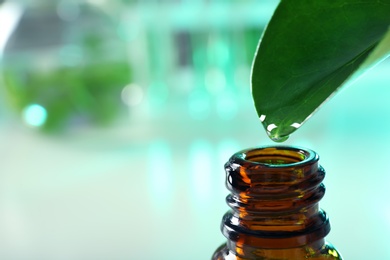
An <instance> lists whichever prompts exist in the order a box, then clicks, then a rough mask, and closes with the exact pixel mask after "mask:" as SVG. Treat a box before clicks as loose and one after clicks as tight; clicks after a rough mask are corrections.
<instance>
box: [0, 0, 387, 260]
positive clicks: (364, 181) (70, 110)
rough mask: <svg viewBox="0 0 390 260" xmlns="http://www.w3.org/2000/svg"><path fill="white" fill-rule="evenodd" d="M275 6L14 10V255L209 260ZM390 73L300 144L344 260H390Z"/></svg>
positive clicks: (4, 189) (367, 81) (72, 5)
mask: <svg viewBox="0 0 390 260" xmlns="http://www.w3.org/2000/svg"><path fill="white" fill-rule="evenodd" d="M277 3H278V1H274V0H261V1H255V0H240V1H234V0H231V1H218V0H198V1H186V0H171V1H169V0H154V1H152V0H150V1H146V0H142V1H141V0H139V1H136V0H133V1H132V0H116V1H108V0H89V1H87V0H86V1H83V0H70V1H69V0H68V1H66V0H29V1H28V0H26V1H0V67H1V76H0V94H1V95H0V258H1V259H4V260H89V259H91V260H99V259H102V260H107V259H110V260H114V259H115V260H122V259H134V260H138V259H142V260H155V259H164V260H165V259H186V260H200V259H202V260H204V259H210V257H211V255H212V254H213V252H214V250H215V249H216V248H217V247H218V246H219V245H220V244H222V243H223V242H224V241H225V238H224V237H223V236H222V234H221V233H220V230H219V225H220V221H221V218H222V216H223V214H224V213H225V211H226V210H227V209H228V207H227V206H226V204H225V201H224V200H225V196H226V195H227V191H226V189H225V186H224V170H223V165H224V163H225V162H226V161H227V160H228V158H229V157H230V156H231V155H232V154H233V153H234V152H237V151H239V150H241V149H244V148H248V147H253V146H257V145H269V144H272V142H271V141H270V140H269V139H268V137H267V136H266V133H265V131H264V130H263V129H262V126H261V124H260V121H259V120H258V117H257V115H256V113H255V110H254V107H253V104H252V100H251V96H250V90H249V77H250V66H251V62H252V58H253V55H254V52H255V50H256V45H257V42H258V39H259V37H260V35H261V33H262V30H263V29H264V27H265V25H266V23H267V21H268V20H269V19H270V17H271V15H272V12H273V10H274V9H275V7H276V5H277ZM389 68H390V63H389V62H388V61H387V62H384V63H382V64H381V65H379V66H377V67H376V68H374V69H373V70H371V71H370V72H368V73H367V74H365V75H364V76H363V77H362V78H361V79H360V80H359V81H357V82H355V83H354V84H353V85H352V86H348V87H346V88H344V89H343V90H342V91H341V92H340V93H338V94H337V96H336V97H334V98H333V99H332V100H330V101H329V102H328V103H327V104H325V105H324V106H323V108H322V109H321V110H320V111H319V112H317V113H316V114H315V115H314V116H313V117H312V118H311V119H310V120H309V121H308V122H307V123H306V124H305V125H304V126H303V127H302V128H301V129H300V130H298V131H297V132H296V133H294V135H293V136H292V137H290V139H289V140H288V141H287V142H286V143H287V144H291V145H299V146H304V147H307V148H310V149H313V150H315V151H317V152H318V153H319V154H320V156H321V159H320V163H321V164H322V165H323V166H324V168H325V169H326V170H327V177H326V179H325V185H326V186H327V194H326V196H325V198H324V199H323V200H322V202H321V206H322V208H324V209H325V210H326V211H327V212H328V214H329V215H330V219H331V223H332V231H331V233H330V235H329V236H328V240H329V241H331V242H332V243H333V244H334V245H335V246H336V247H337V248H338V249H339V250H340V252H342V254H343V256H344V258H345V259H353V260H367V259H390V248H389V247H388V234H389V233H390V203H389V200H388V198H389V195H390V190H389V189H388V186H389V184H390V174H388V173H389V171H390V166H389V164H388V163H387V162H388V160H389V159H388V158H389V156H390V146H389V145H388V143H389V141H390V118H389V116H388V115H389V114H390V106H389V101H388V99H389V97H390V89H389V88H388V81H389V77H388V71H389Z"/></svg>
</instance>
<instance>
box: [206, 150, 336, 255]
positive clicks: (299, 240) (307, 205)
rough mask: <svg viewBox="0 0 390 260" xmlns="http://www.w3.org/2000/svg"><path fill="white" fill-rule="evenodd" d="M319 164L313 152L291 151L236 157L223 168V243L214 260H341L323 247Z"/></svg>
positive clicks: (330, 248) (327, 245) (322, 173)
mask: <svg viewBox="0 0 390 260" xmlns="http://www.w3.org/2000/svg"><path fill="white" fill-rule="evenodd" d="M318 160H319V157H318V155H317V154H316V153H315V152H314V151H311V150H306V149H301V148H297V147H289V146H283V147H282V146H275V147H260V148H255V149H250V150H244V151H241V152H238V153H236V154H234V155H233V156H232V157H231V158H230V160H229V161H228V162H227V163H226V164H225V170H226V186H227V188H228V190H229V191H230V194H229V195H228V196H227V198H226V201H227V204H228V205H229V207H230V208H231V210H230V211H228V212H227V213H226V214H225V215H224V217H223V219H222V224H221V231H222V233H223V235H224V236H225V237H226V238H227V242H226V243H225V244H223V245H222V246H221V247H219V248H218V249H217V250H216V252H215V253H214V255H213V258H212V260H255V259H256V260H260V259H261V260H300V259H316V260H322V259H328V260H329V259H333V260H340V259H342V257H341V255H340V253H339V252H338V251H337V250H336V249H335V248H334V247H333V246H332V245H331V244H330V243H328V242H326V241H325V237H326V235H327V234H328V233H329V231H330V224H329V219H328V216H327V214H326V213H325V211H323V210H321V209H320V208H319V205H318V202H319V201H320V199H321V198H322V197H323V196H324V194H325V187H324V185H323V184H322V180H323V179H324V177H325V171H324V169H323V168H322V167H321V166H320V165H319V164H318Z"/></svg>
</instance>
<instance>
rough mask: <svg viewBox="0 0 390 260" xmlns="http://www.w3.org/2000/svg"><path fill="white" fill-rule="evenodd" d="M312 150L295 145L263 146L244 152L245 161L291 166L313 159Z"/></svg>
mask: <svg viewBox="0 0 390 260" xmlns="http://www.w3.org/2000/svg"><path fill="white" fill-rule="evenodd" d="M314 157H315V156H314V152H312V151H310V150H304V149H301V148H297V147H284V146H283V147H278V146H275V147H265V148H258V149H252V150H247V151H245V152H244V158H243V159H245V160H246V161H250V162H252V163H259V164H264V165H267V166H271V167H272V166H277V167H281V166H291V165H294V164H297V163H298V164H299V163H302V162H307V161H309V160H311V159H314Z"/></svg>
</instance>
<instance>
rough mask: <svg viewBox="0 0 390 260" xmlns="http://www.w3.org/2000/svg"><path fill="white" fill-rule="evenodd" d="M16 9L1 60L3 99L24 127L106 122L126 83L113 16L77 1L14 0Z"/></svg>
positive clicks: (122, 46)
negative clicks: (17, 19)
mask: <svg viewBox="0 0 390 260" xmlns="http://www.w3.org/2000/svg"><path fill="white" fill-rule="evenodd" d="M13 4H14V6H19V7H20V8H19V9H20V10H21V11H22V12H21V15H20V18H19V21H18V23H17V24H16V26H15V28H14V30H13V32H12V33H11V35H10V37H9V39H8V40H7V43H6V45H5V48H4V50H3V59H2V76H3V80H4V85H5V90H6V91H5V92H6V93H7V101H8V103H9V105H10V106H11V107H12V108H14V109H15V110H16V111H17V113H18V114H19V115H20V116H21V118H22V119H23V121H24V122H25V123H26V124H27V125H30V126H33V127H36V128H39V129H42V130H44V131H50V132H57V131H63V130H65V129H68V128H69V127H71V126H75V125H80V124H82V125H85V124H88V125H90V124H92V125H107V124H109V123H111V122H113V121H114V119H115V118H117V116H118V115H119V114H121V112H125V111H126V109H125V105H124V104H123V103H122V101H121V92H122V90H123V89H124V87H125V86H126V85H128V84H129V83H131V66H130V63H129V55H128V52H127V44H126V42H125V41H123V40H121V39H120V37H119V36H118V28H117V27H118V22H117V21H116V20H115V17H112V16H110V15H108V14H107V13H105V12H104V11H103V10H102V9H101V8H99V7H97V6H95V5H92V4H91V3H89V2H84V1H66V0H57V1H52V0H45V1H30V2H22V3H20V2H16V1H14V2H13Z"/></svg>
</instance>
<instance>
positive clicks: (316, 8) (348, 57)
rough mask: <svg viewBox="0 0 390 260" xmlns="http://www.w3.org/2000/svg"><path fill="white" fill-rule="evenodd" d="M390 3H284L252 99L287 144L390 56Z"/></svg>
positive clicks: (258, 66)
mask: <svg viewBox="0 0 390 260" xmlns="http://www.w3.org/2000/svg"><path fill="white" fill-rule="evenodd" d="M389 25H390V0H332V1H325V0H321V1H313V0H282V1H281V2H280V4H279V6H278V7H277V9H276V11H275V13H274V15H273V17H272V19H271V21H270V22H269V24H268V26H267V28H266V30H265V32H264V34H263V36H262V38H261V40H260V43H259V46H258V50H257V53H256V56H255V59H254V63H253V67H252V75H251V80H252V95H253V99H254V103H255V107H256V110H257V113H258V115H259V117H260V120H261V121H262V123H263V126H264V128H265V129H266V131H267V133H268V135H269V136H270V137H271V139H273V140H274V141H284V140H286V139H287V138H288V136H289V135H290V134H291V133H292V132H294V131H295V130H297V129H298V128H299V127H300V126H301V125H302V124H303V123H304V122H305V121H306V120H307V119H308V118H309V117H310V116H311V115H312V114H313V112H314V111H315V110H317V109H318V108H319V107H320V106H321V104H323V103H324V101H326V100H327V99H328V98H329V97H330V96H331V95H332V94H334V93H335V91H337V90H338V89H339V88H340V87H341V86H343V85H345V84H346V83H349V82H352V81H353V80H354V79H356V78H357V77H358V76H359V75H361V74H362V73H363V72H365V71H366V70H368V69H369V68H371V67H372V66H374V65H375V64H377V63H378V62H380V61H381V60H383V59H384V58H385V57H387V56H389V54H390V30H389Z"/></svg>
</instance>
